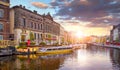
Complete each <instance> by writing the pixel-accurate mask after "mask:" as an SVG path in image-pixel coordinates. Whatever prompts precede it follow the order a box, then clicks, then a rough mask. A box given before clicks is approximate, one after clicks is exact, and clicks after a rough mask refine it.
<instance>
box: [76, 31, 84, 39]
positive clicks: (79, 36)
mask: <svg viewBox="0 0 120 70" xmlns="http://www.w3.org/2000/svg"><path fill="white" fill-rule="evenodd" d="M76 37H77V38H83V37H84V33H83V32H81V31H78V32H76Z"/></svg>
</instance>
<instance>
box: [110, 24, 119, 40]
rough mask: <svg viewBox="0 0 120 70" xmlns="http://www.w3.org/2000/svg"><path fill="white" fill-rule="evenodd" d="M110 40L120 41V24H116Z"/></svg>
mask: <svg viewBox="0 0 120 70" xmlns="http://www.w3.org/2000/svg"><path fill="white" fill-rule="evenodd" d="M110 42H120V24H118V25H114V26H113V29H112V30H111V31H110Z"/></svg>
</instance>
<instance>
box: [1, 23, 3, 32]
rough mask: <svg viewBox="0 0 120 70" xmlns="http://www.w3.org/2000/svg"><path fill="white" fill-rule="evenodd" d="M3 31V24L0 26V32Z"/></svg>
mask: <svg viewBox="0 0 120 70" xmlns="http://www.w3.org/2000/svg"><path fill="white" fill-rule="evenodd" d="M2 31H3V24H0V32H2Z"/></svg>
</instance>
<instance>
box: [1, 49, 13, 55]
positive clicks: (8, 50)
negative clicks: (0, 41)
mask: <svg viewBox="0 0 120 70" xmlns="http://www.w3.org/2000/svg"><path fill="white" fill-rule="evenodd" d="M7 55H12V50H10V49H6V48H1V49H0V56H7Z"/></svg>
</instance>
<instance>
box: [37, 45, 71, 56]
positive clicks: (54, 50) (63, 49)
mask: <svg viewBox="0 0 120 70" xmlns="http://www.w3.org/2000/svg"><path fill="white" fill-rule="evenodd" d="M70 52H72V47H71V46H58V47H47V48H39V50H38V51H37V53H39V54H64V53H70Z"/></svg>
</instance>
